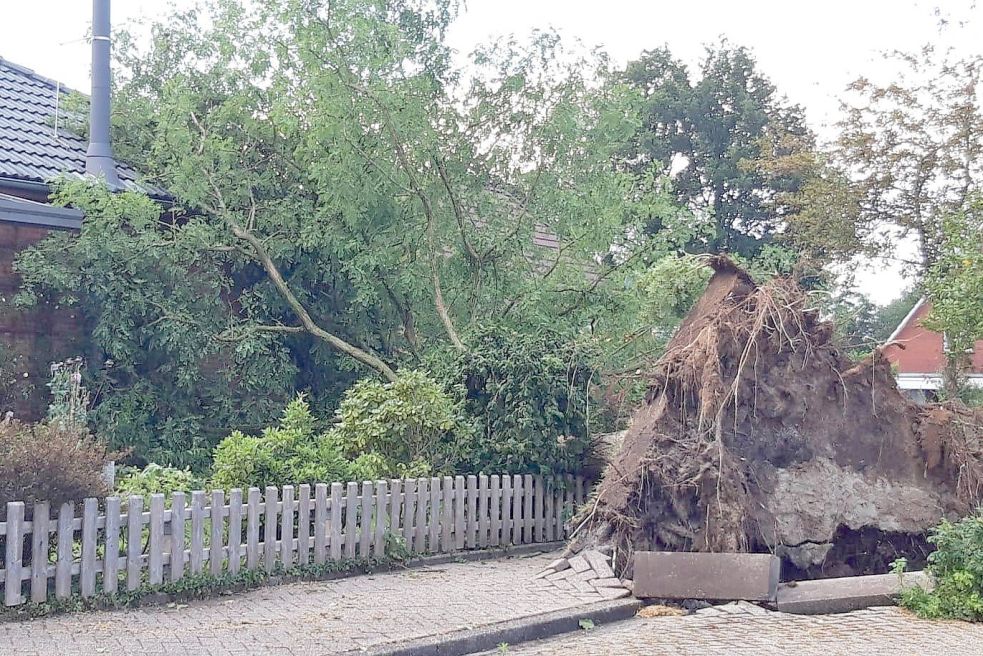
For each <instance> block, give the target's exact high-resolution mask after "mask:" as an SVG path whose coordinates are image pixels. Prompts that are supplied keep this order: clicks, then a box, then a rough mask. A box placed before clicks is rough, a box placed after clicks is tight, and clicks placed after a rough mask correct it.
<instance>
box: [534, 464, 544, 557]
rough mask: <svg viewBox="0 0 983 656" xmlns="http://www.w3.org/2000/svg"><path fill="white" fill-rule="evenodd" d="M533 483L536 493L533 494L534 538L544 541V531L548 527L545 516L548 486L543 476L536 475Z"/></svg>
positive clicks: (537, 540)
mask: <svg viewBox="0 0 983 656" xmlns="http://www.w3.org/2000/svg"><path fill="white" fill-rule="evenodd" d="M534 481H535V482H534V483H533V490H534V491H535V494H534V495H533V504H534V508H533V517H534V518H535V521H534V523H533V527H534V529H535V533H534V536H533V539H534V540H535V541H536V542H542V541H543V533H544V529H545V528H546V521H545V517H544V514H543V513H544V511H545V505H546V487H545V483H544V481H543V477H542V476H536V478H535V479H534Z"/></svg>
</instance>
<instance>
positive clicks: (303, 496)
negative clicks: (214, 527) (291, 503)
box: [229, 483, 311, 565]
mask: <svg viewBox="0 0 983 656" xmlns="http://www.w3.org/2000/svg"><path fill="white" fill-rule="evenodd" d="M297 494H298V499H297V564H299V565H306V564H307V563H309V562H310V561H311V486H310V485H308V484H307V483H304V484H303V485H301V486H300V487H299V488H298V490H297ZM229 530H230V531H231V530H232V529H231V528H230V529H229Z"/></svg>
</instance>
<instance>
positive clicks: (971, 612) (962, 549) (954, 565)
mask: <svg viewBox="0 0 983 656" xmlns="http://www.w3.org/2000/svg"><path fill="white" fill-rule="evenodd" d="M928 540H929V542H932V543H934V544H935V546H936V550H935V551H934V552H932V553H931V554H929V557H928V565H927V566H926V567H925V569H926V571H927V572H928V573H929V574H931V575H932V578H933V579H934V580H935V588H934V589H933V590H932V591H931V592H928V591H926V590H923V589H922V588H919V587H914V588H908V589H906V590H904V591H903V592H902V593H901V604H902V605H903V606H905V607H906V608H909V609H911V610H913V611H915V612H916V613H918V614H919V615H920V616H922V617H928V618H950V619H959V620H969V621H975V622H978V621H981V620H983V513H981V512H977V514H976V515H974V516H971V517H966V518H964V519H962V520H960V521H958V522H955V523H953V522H949V521H943V522H942V523H941V524H940V525H939V526H938V527H936V528H935V529H934V530H933V531H932V534H931V536H929V538H928Z"/></svg>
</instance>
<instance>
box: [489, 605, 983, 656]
mask: <svg viewBox="0 0 983 656" xmlns="http://www.w3.org/2000/svg"><path fill="white" fill-rule="evenodd" d="M497 653H500V652H488V654H489V655H490V654H497ZM508 654H509V656H606V655H608V654H611V655H616V656H714V655H722V656H723V655H726V656H771V655H780V654H791V655H793V656H847V655H849V656H979V655H980V654H983V626H981V625H978V624H966V623H962V622H928V621H924V620H919V619H917V618H915V617H913V616H911V615H908V614H907V613H905V612H903V611H901V610H898V609H896V608H874V609H870V610H865V611H857V612H854V613H846V614H843V615H824V616H805V615H786V614H783V613H772V612H768V611H764V610H761V609H748V608H747V607H741V606H737V605H728V606H723V607H718V608H715V609H708V610H704V611H700V612H697V613H694V614H692V615H688V616H685V617H658V618H652V619H641V618H635V619H631V620H627V621H624V622H618V623H615V624H611V625H608V626H600V627H596V628H594V629H593V630H591V631H582V632H579V633H576V634H568V635H565V636H558V637H556V638H552V639H548V640H543V641H540V642H534V643H527V644H525V645H516V646H513V647H511V648H509V650H508Z"/></svg>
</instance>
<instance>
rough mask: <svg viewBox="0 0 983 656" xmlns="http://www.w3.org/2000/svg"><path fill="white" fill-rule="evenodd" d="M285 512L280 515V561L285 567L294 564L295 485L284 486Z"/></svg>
mask: <svg viewBox="0 0 983 656" xmlns="http://www.w3.org/2000/svg"><path fill="white" fill-rule="evenodd" d="M282 506H283V512H282V514H281V515H280V562H282V563H283V567H284V569H288V568H289V567H290V566H291V565H293V564H294V486H293V485H284V486H283V504H282Z"/></svg>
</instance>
